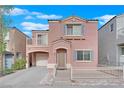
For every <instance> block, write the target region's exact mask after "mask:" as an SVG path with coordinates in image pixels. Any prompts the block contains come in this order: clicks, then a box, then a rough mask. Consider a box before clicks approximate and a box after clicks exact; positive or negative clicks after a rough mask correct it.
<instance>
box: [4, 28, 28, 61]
mask: <svg viewBox="0 0 124 93" xmlns="http://www.w3.org/2000/svg"><path fill="white" fill-rule="evenodd" d="M5 40H6V42H7V48H6V51H8V52H11V53H12V54H14V62H15V60H16V59H17V57H16V54H17V53H20V54H21V57H22V58H24V59H25V56H26V35H25V34H23V33H22V32H20V31H19V30H18V29H16V28H12V29H10V31H9V33H8V35H7V37H6V38H5Z"/></svg>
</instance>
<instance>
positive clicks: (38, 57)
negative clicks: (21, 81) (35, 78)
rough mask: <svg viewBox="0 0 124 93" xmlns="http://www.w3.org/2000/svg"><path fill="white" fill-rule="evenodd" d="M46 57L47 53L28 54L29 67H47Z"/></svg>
mask: <svg viewBox="0 0 124 93" xmlns="http://www.w3.org/2000/svg"><path fill="white" fill-rule="evenodd" d="M48 57H49V53H48V52H42V51H37V52H32V53H29V67H32V66H47V64H48Z"/></svg>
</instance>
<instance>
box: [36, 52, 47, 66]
mask: <svg viewBox="0 0 124 93" xmlns="http://www.w3.org/2000/svg"><path fill="white" fill-rule="evenodd" d="M47 63H48V54H46V53H45V54H43V53H37V54H36V66H47Z"/></svg>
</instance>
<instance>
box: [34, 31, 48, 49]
mask: <svg viewBox="0 0 124 93" xmlns="http://www.w3.org/2000/svg"><path fill="white" fill-rule="evenodd" d="M38 35H47V38H48V34H47V33H42V34H41V33H36V45H37V46H40V47H41V46H42V47H44V46H48V44H47V45H39V44H38ZM47 43H48V41H47Z"/></svg>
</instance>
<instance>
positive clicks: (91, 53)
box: [74, 49, 93, 63]
mask: <svg viewBox="0 0 124 93" xmlns="http://www.w3.org/2000/svg"><path fill="white" fill-rule="evenodd" d="M77 51H82V52H83V60H77ZM84 51H90V60H84ZM74 55H75V61H76V62H86V63H87V62H92V61H93V50H92V49H75V54H74Z"/></svg>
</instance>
